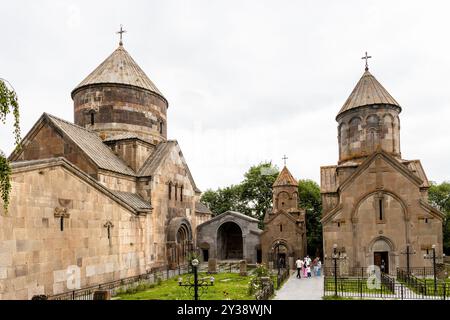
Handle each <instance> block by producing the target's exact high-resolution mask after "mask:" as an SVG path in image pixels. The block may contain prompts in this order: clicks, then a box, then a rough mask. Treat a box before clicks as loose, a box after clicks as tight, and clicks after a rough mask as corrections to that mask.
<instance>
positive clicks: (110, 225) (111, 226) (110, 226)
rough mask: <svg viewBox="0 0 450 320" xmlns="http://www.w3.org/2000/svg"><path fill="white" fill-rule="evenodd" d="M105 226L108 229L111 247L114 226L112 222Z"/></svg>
mask: <svg viewBox="0 0 450 320" xmlns="http://www.w3.org/2000/svg"><path fill="white" fill-rule="evenodd" d="M103 226H104V227H105V228H107V229H108V240H109V244H110V245H111V228H114V225H113V223H112V222H111V221H107V222H106V223H105V224H104V225H103Z"/></svg>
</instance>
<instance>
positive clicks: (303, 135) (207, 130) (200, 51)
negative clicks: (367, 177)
mask: <svg viewBox="0 0 450 320" xmlns="http://www.w3.org/2000/svg"><path fill="white" fill-rule="evenodd" d="M2 9H4V10H5V12H8V15H4V16H2V19H1V20H0V28H1V29H2V30H8V32H6V33H3V37H2V41H3V43H5V44H7V45H5V46H2V50H1V51H0V77H3V78H7V79H8V80H9V81H10V82H11V83H12V84H13V85H14V87H15V88H16V90H17V91H18V94H19V98H20V102H21V106H22V118H21V124H22V131H23V133H24V134H25V133H26V132H27V131H28V130H29V129H30V128H31V126H32V125H33V124H34V123H35V122H36V120H37V119H38V118H39V116H40V115H41V114H42V113H43V112H49V113H51V114H55V115H57V116H60V117H63V118H65V119H68V120H72V119H73V109H72V101H71V99H70V91H71V90H72V89H73V88H74V87H75V86H76V85H77V84H78V83H79V82H80V81H81V80H82V79H83V78H84V77H85V76H87V74H88V73H89V72H91V71H92V70H93V68H95V67H96V66H97V65H98V64H99V63H100V62H101V61H103V59H105V58H106V57H107V56H108V55H109V54H110V53H111V52H112V51H113V50H114V48H115V47H116V46H117V44H118V37H117V35H116V34H115V32H116V31H117V29H118V27H119V25H120V24H123V25H124V27H125V29H126V30H127V31H128V32H127V33H126V34H125V37H124V43H125V47H126V49H127V50H128V51H129V52H130V54H131V55H132V56H133V58H134V59H135V60H136V61H137V62H138V63H139V64H140V65H141V67H142V68H143V69H144V70H145V71H146V73H147V74H148V75H149V77H150V78H151V79H152V80H153V81H154V82H155V83H156V85H157V86H158V88H159V89H160V90H161V91H162V92H163V93H164V95H165V96H166V98H167V99H168V100H169V105H170V107H169V124H168V130H169V136H170V138H175V139H177V140H178V141H179V142H180V145H181V148H182V150H183V153H184V155H185V157H186V159H187V160H188V163H189V166H190V168H191V170H192V172H193V175H194V178H195V179H196V181H197V183H198V185H199V187H200V188H201V189H203V190H204V189H206V188H210V187H211V188H216V187H219V186H225V185H228V184H231V183H238V182H239V181H240V180H241V179H242V175H243V173H244V172H245V171H246V170H247V169H248V167H249V166H250V165H253V164H256V163H259V162H261V161H265V160H272V161H274V162H275V163H276V164H278V165H279V166H281V165H282V163H283V162H282V160H281V157H282V156H283V154H287V155H288V157H289V160H288V165H289V168H290V169H291V171H292V172H293V174H294V175H295V176H296V178H298V179H302V178H311V179H314V180H316V181H317V182H318V181H319V167H320V166H321V165H329V164H335V163H336V161H337V158H338V148H337V138H336V122H335V120H334V118H335V116H336V113H337V112H338V110H339V109H340V107H341V105H342V104H343V103H344V101H345V99H346V98H347V97H348V95H349V94H350V92H351V90H352V89H353V87H354V85H355V84H356V82H357V80H358V79H359V77H360V76H361V74H362V72H363V64H364V61H362V60H361V59H360V57H361V56H362V55H363V54H364V52H365V51H368V52H369V54H370V55H372V56H373V58H372V59H370V61H369V63H370V69H371V71H372V73H373V74H374V75H375V76H376V77H377V79H378V80H379V81H380V82H381V83H382V84H383V85H384V86H385V87H386V88H387V90H388V91H389V92H390V93H391V94H392V95H393V96H394V97H395V98H396V100H398V101H399V102H400V104H401V105H402V107H403V112H402V113H401V121H402V127H401V130H402V131H401V144H402V145H401V147H402V154H403V157H404V158H406V159H412V158H414V159H416V158H418V159H421V160H422V162H423V165H424V168H425V170H426V172H427V174H428V177H429V179H431V180H436V181H442V180H444V179H447V180H449V179H450V175H449V171H448V165H447V164H448V163H450V148H448V147H447V145H448V143H447V141H446V140H448V138H449V137H450V134H449V133H450V127H449V126H448V125H447V122H448V119H450V117H449V116H450V114H449V111H448V110H450V108H449V105H450V91H449V90H448V80H447V78H448V77H447V75H448V73H449V71H450V60H449V59H446V55H445V53H446V52H448V51H449V49H450V43H449V42H448V41H445V39H447V30H449V29H450V20H448V19H447V13H448V12H449V9H450V5H449V4H448V3H447V2H446V1H433V2H432V3H425V2H421V1H395V2H393V1H387V0H384V1H381V0H380V1H345V2H344V1H287V0H285V1H277V2H273V1H261V0H258V1H256V0H255V1H250V0H249V1H209V0H198V1H195V2H194V1H189V2H188V1H176V0H168V1H162V0H161V1H151V2H149V1H133V2H130V3H124V2H123V1H95V2H93V1H87V0H85V1H71V2H70V3H69V4H67V3H63V2H61V1H56V0H46V1H39V2H36V1H30V2H6V3H4V4H3V7H2ZM12 143H13V136H12V128H11V127H10V126H6V127H5V126H0V149H3V150H4V151H6V152H9V151H11V150H12Z"/></svg>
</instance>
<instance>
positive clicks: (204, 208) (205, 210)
mask: <svg viewBox="0 0 450 320" xmlns="http://www.w3.org/2000/svg"><path fill="white" fill-rule="evenodd" d="M195 211H196V212H198V213H208V214H212V212H211V210H209V208H208V207H207V206H206V205H205V204H204V203H202V202H196V203H195Z"/></svg>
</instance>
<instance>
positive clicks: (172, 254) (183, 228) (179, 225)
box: [166, 217, 193, 269]
mask: <svg viewBox="0 0 450 320" xmlns="http://www.w3.org/2000/svg"><path fill="white" fill-rule="evenodd" d="M166 245H167V262H168V264H169V267H170V268H171V269H175V268H177V267H178V266H179V265H184V264H187V263H188V257H189V253H190V252H192V250H193V247H192V229H191V225H190V223H189V221H188V220H187V219H186V218H183V217H177V218H174V219H172V220H171V221H170V223H169V227H168V230H167V243H166Z"/></svg>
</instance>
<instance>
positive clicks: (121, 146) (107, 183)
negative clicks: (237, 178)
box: [0, 40, 211, 299]
mask: <svg viewBox="0 0 450 320" xmlns="http://www.w3.org/2000/svg"><path fill="white" fill-rule="evenodd" d="M72 99H73V101H74V119H75V123H72V122H69V121H66V120H63V119H60V118H58V117H55V116H53V115H50V114H47V113H44V114H43V115H42V116H41V117H40V118H39V120H38V121H37V122H36V124H35V125H34V126H33V127H32V129H31V130H30V131H29V132H28V133H27V135H26V136H25V138H24V139H23V141H22V148H21V149H20V150H16V151H14V152H13V153H12V154H11V156H10V157H9V159H10V160H11V161H12V169H13V172H12V193H11V198H10V206H9V211H8V213H4V212H3V214H1V215H0V299H30V298H31V297H32V296H34V295H38V294H46V295H55V294H58V293H62V292H66V291H69V290H73V289H77V288H69V287H68V285H69V284H68V282H67V273H68V272H69V271H68V270H73V272H74V274H77V275H79V279H80V282H79V283H78V285H77V286H78V287H81V288H83V287H87V286H91V285H95V284H99V283H105V282H109V281H114V280H118V279H122V278H125V277H130V276H135V275H139V274H143V273H146V272H148V271H150V270H153V269H157V268H167V267H169V268H176V267H178V266H179V265H183V264H186V263H187V258H188V257H187V256H188V253H189V252H190V251H191V250H192V249H193V247H194V245H195V238H196V234H195V230H196V227H197V225H198V224H201V223H203V222H205V221H207V220H209V219H210V217H211V212H210V211H209V209H208V208H206V207H205V206H204V205H202V204H200V202H199V197H200V195H201V192H200V190H199V189H198V188H197V186H196V184H195V181H194V179H193V177H192V175H191V172H190V170H189V167H188V165H187V163H186V160H185V158H184V157H183V153H182V151H181V148H180V146H179V144H178V142H177V141H176V140H168V139H167V131H168V121H167V110H168V108H169V103H168V101H167V99H166V98H165V97H164V95H163V94H162V93H161V91H160V90H158V88H157V87H156V85H155V84H154V83H153V82H152V81H151V80H150V79H149V77H148V76H147V75H146V74H145V73H144V71H143V70H142V69H141V68H140V67H139V65H138V64H137V63H136V62H135V61H134V60H133V58H132V57H131V56H130V54H129V53H128V52H127V51H126V50H125V48H124V46H123V43H122V40H121V41H120V43H119V46H118V48H117V49H116V50H114V52H113V53H112V54H111V55H110V56H109V57H107V58H106V60H104V61H103V62H102V63H101V64H100V65H99V66H98V67H97V68H96V69H95V70H94V71H92V72H91V73H90V74H89V75H88V76H87V77H86V78H85V79H84V80H83V81H82V82H81V83H80V84H79V85H78V86H76V87H75V89H74V90H73V91H72Z"/></svg>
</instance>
